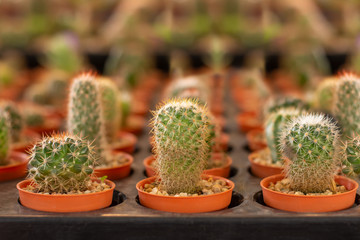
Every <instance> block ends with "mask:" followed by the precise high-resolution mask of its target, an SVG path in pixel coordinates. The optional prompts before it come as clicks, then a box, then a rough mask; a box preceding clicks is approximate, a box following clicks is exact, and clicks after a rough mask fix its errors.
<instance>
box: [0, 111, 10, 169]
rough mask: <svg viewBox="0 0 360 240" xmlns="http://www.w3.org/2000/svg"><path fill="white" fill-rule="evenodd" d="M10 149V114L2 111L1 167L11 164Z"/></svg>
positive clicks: (0, 137)
mask: <svg viewBox="0 0 360 240" xmlns="http://www.w3.org/2000/svg"><path fill="white" fill-rule="evenodd" d="M9 148H10V128H9V125H8V114H7V113H6V112H5V111H4V110H3V109H0V165H6V164H8V163H9V159H8V155H9Z"/></svg>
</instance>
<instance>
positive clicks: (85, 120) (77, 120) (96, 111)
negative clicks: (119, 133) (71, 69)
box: [67, 73, 108, 164]
mask: <svg viewBox="0 0 360 240" xmlns="http://www.w3.org/2000/svg"><path fill="white" fill-rule="evenodd" d="M102 113H103V110H102V104H101V95H100V90H99V85H98V82H97V81H96V79H95V77H94V76H93V75H92V74H90V73H84V74H81V75H80V76H78V77H76V78H75V79H74V82H73V84H72V86H71V90H70V99H69V112H68V123H67V124H68V131H69V132H70V133H72V134H75V135H78V136H80V137H84V138H86V139H87V140H89V141H91V142H93V144H94V146H95V151H96V153H97V158H99V163H100V164H103V163H105V161H107V148H108V144H107V140H106V137H105V129H104V120H103V114H102Z"/></svg>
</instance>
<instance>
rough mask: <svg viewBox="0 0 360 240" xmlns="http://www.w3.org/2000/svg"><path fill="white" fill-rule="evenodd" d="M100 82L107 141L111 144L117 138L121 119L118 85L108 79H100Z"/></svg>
mask: <svg viewBox="0 0 360 240" xmlns="http://www.w3.org/2000/svg"><path fill="white" fill-rule="evenodd" d="M98 81H99V87H100V93H101V102H102V106H103V116H104V124H105V134H106V138H107V141H108V142H109V143H110V142H113V141H114V140H115V138H116V134H117V132H118V130H119V121H120V119H121V118H120V111H119V106H118V105H119V102H118V97H119V91H118V89H117V86H116V84H115V83H114V82H113V81H111V80H110V79H108V78H98Z"/></svg>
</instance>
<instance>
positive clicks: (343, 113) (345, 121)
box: [333, 73, 360, 137]
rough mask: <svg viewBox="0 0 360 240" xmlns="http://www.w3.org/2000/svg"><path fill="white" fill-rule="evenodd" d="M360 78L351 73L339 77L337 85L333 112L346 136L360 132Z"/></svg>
mask: <svg viewBox="0 0 360 240" xmlns="http://www.w3.org/2000/svg"><path fill="white" fill-rule="evenodd" d="M359 109H360V79H359V77H358V76H356V75H354V74H351V73H344V74H343V75H342V76H340V77H339V80H338V81H337V82H336V86H335V96H334V105H333V113H334V115H335V117H336V118H337V120H338V121H339V123H340V125H341V127H342V130H343V136H344V137H352V136H353V134H354V133H360V110H359Z"/></svg>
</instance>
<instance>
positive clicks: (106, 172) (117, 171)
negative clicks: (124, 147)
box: [94, 152, 134, 180]
mask: <svg viewBox="0 0 360 240" xmlns="http://www.w3.org/2000/svg"><path fill="white" fill-rule="evenodd" d="M115 154H123V155H125V157H126V158H127V159H129V161H128V162H127V163H125V164H123V165H120V166H116V167H108V168H95V171H94V175H95V176H96V177H103V176H107V179H110V180H117V179H121V178H125V177H127V176H129V175H130V172H131V164H132V163H133V161H134V158H133V157H132V156H131V155H129V154H127V153H120V152H119V153H115Z"/></svg>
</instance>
